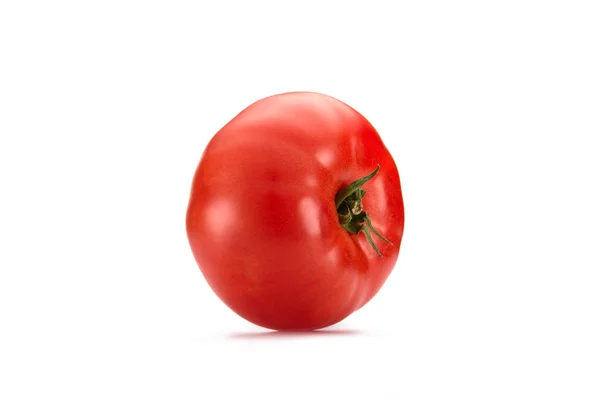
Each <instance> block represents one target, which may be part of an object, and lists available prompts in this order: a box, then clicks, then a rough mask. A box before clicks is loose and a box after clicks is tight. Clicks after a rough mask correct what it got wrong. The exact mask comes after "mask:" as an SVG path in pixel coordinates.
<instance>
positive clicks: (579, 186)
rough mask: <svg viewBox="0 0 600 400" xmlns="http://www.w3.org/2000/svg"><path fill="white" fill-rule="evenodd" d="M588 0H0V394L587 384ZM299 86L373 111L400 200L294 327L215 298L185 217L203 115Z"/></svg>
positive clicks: (595, 125)
mask: <svg viewBox="0 0 600 400" xmlns="http://www.w3.org/2000/svg"><path fill="white" fill-rule="evenodd" d="M599 7H600V6H599V5H598V2H596V1H587V2H586V1H566V0H565V1H452V2H449V1H414V2H406V1H398V2H392V1H389V2H385V3H384V2H377V1H371V0H368V1H366V0H363V1H360V2H351V1H344V2H336V3H333V2H328V1H302V2H300V1H298V2H287V1H277V2H275V1H273V2H270V3H266V2H257V1H245V2H239V3H233V2H227V1H218V0H212V1H188V2H182V1H123V0H119V1H97V2H91V1H52V2H50V1H37V2H36V1H17V0H14V1H11V0H5V1H2V3H1V5H0V184H1V186H0V191H1V193H0V194H1V196H0V398H2V399H6V400H12V399H49V398H56V399H225V398H233V399H240V398H257V399H258V398H263V399H296V398H297V399H308V398H313V399H320V398H336V399H338V398H340V399H343V398H362V399H400V398H402V399H448V398H456V399H507V398H511V399H542V398H543V399H598V398H600V344H599V342H600V326H599V324H600V322H599V318H600V313H599V311H600V290H599V284H600V255H599V247H600V241H599V239H600V234H599V229H600V228H599V227H600V212H599V209H600V194H599V176H598V171H600V161H599V152H600V146H599V145H598V138H599V135H600V8H599ZM294 90H311V91H319V92H323V93H326V94H329V95H332V96H335V97H337V98H339V99H341V100H343V101H345V102H346V103H348V104H350V105H351V106H353V107H354V108H356V109H358V110H359V111H360V112H361V113H363V114H364V115H365V116H366V117H367V118H368V119H369V120H370V121H371V122H372V124H373V125H374V126H375V127H376V128H377V130H378V131H379V132H380V134H381V136H382V137H383V139H384V141H385V142H386V143H387V145H388V147H389V148H390V151H391V152H392V154H393V156H394V158H395V159H396V162H397V164H398V168H399V170H400V176H401V180H402V184H403V189H404V198H405V203H406V229H405V237H404V242H403V244H402V248H401V252H400V258H399V261H398V263H397V266H396V268H395V270H394V272H393V273H392V275H391V277H390V279H389V280H388V282H387V283H386V285H385V286H384V288H383V289H382V291H381V292H380V293H379V294H378V295H377V296H376V298H375V299H373V301H372V302H370V303H369V304H368V305H367V306H366V307H365V308H363V309H362V310H360V311H359V312H357V313H355V314H354V315H352V316H350V317H349V318H347V319H346V320H345V321H343V322H342V323H340V324H339V325H337V326H334V327H332V328H331V329H330V330H329V331H328V333H318V334H311V335H306V334H304V335H299V334H292V335H290V334H287V335H285V334H276V333H271V332H268V331H265V330H262V329H260V328H258V327H255V326H253V325H251V324H250V323H248V322H246V321H244V320H242V319H241V318H239V317H237V316H236V315H235V314H234V313H233V312H231V311H230V310H229V309H228V308H226V307H225V306H224V305H223V304H222V303H221V302H220V301H219V300H218V299H217V298H216V296H215V295H214V294H213V293H212V292H211V291H210V289H209V287H208V286H207V284H206V282H205V281H204V279H203V277H202V275H201V274H200V272H199V270H198V268H197V266H196V264H195V262H194V259H193V257H192V255H191V252H190V250H189V247H188V243H187V238H186V235H185V222H184V221H185V209H186V206H187V199H188V193H189V184H190V182H191V179H192V175H193V173H194V170H195V168H196V164H197V162H198V160H199V157H200V154H201V152H202V150H203V148H204V146H205V145H206V143H207V142H208V140H209V139H210V137H211V136H212V135H213V134H214V133H216V131H217V130H218V129H219V128H220V127H222V126H223V125H224V124H225V123H226V122H228V121H229V120H230V119H231V118H232V117H233V116H235V114H237V113H238V112H239V111H241V110H242V109H243V108H244V107H246V106H247V105H249V104H250V103H252V102H254V101H256V100H258V99H260V98H262V97H264V96H268V95H271V94H275V93H280V92H285V91H294ZM232 251H235V248H232Z"/></svg>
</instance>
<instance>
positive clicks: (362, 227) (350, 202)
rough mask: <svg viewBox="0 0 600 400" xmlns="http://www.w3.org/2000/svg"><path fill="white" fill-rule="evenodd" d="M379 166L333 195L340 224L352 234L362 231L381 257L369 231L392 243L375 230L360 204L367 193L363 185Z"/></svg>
mask: <svg viewBox="0 0 600 400" xmlns="http://www.w3.org/2000/svg"><path fill="white" fill-rule="evenodd" d="M379 168H380V167H379V165H378V166H377V168H376V169H375V171H373V172H371V173H370V174H369V175H367V176H365V177H363V178H360V179H357V180H355V181H354V182H352V183H351V184H350V185H348V186H347V187H346V188H344V189H342V190H340V191H339V192H338V193H337V194H336V195H335V208H336V209H337V212H338V217H339V221H340V225H342V227H343V228H344V229H345V230H347V231H348V232H350V233H352V234H355V235H358V234H359V233H360V232H362V233H364V234H365V236H366V237H367V241H368V242H369V244H370V245H371V247H372V248H373V249H374V250H375V252H376V253H377V255H378V256H379V257H383V255H382V254H381V252H380V251H379V249H378V248H377V246H375V243H374V242H373V237H372V236H371V233H373V234H374V235H375V236H377V237H378V238H379V239H381V240H383V241H384V242H386V243H388V244H389V245H392V246H393V244H392V242H390V241H389V240H387V239H386V238H384V237H383V236H381V235H380V234H379V233H378V232H377V231H376V230H375V228H374V227H373V223H372V222H371V217H370V216H369V214H367V213H366V212H365V211H364V210H363V204H362V199H363V197H364V196H365V194H366V193H367V191H366V190H365V189H363V185H364V184H365V183H367V182H368V181H370V180H371V179H373V178H374V177H375V175H377V173H378V172H379Z"/></svg>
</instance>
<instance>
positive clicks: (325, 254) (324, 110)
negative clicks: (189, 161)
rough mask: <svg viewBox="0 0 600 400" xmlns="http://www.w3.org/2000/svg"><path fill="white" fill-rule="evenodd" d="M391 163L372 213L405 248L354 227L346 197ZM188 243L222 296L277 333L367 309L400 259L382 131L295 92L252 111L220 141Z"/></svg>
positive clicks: (204, 173)
mask: <svg viewBox="0 0 600 400" xmlns="http://www.w3.org/2000/svg"><path fill="white" fill-rule="evenodd" d="M377 165H380V167H381V169H380V171H379V173H378V174H377V176H376V177H375V178H374V179H373V180H371V181H370V182H368V183H367V184H366V185H365V186H364V189H365V190H366V191H367V194H366V195H365V197H364V199H363V206H364V210H365V211H366V212H367V213H369V215H370V216H371V220H372V221H373V225H374V226H375V228H376V229H377V231H378V232H379V233H380V234H381V235H382V236H383V237H385V238H387V239H389V240H390V241H391V242H392V243H393V246H391V245H389V244H387V243H385V242H383V241H381V240H379V239H377V238H374V241H375V244H376V246H377V247H378V249H379V250H380V252H381V254H382V257H379V256H378V255H377V253H376V252H375V250H374V249H373V248H372V247H371V246H370V245H369V243H368V242H367V240H366V237H365V235H364V234H362V233H360V234H358V235H357V234H352V233H349V232H348V231H346V230H345V229H344V228H343V227H342V226H341V225H340V222H339V220H338V215H337V210H336V207H335V201H334V198H335V195H336V193H337V192H338V191H340V190H341V189H343V188H344V187H346V186H348V185H349V184H350V183H352V182H353V181H355V180H357V179H359V178H362V177H364V176H366V175H368V174H370V173H371V172H373V170H374V169H375V168H376V167H377ZM186 226H187V235H188V239H189V243H190V247H191V249H192V252H193V255H194V257H195V259H196V262H197V263H198V265H199V267H200V270H201V271H202V274H203V275H204V277H205V279H206V280H207V282H208V284H209V285H210V287H211V288H212V289H213V291H214V292H215V293H216V295H217V296H218V297H219V298H220V299H221V300H222V301H223V302H224V303H225V304H226V305H227V306H228V307H229V308H231V309H232V310H233V311H234V312H236V313H237V314H238V315H240V316H241V317H243V318H245V319H246V320H248V321H250V322H252V323H254V324H256V325H259V326H262V327H265V328H270V329H274V330H312V329H319V328H323V327H326V326H329V325H332V324H335V323H337V322H339V321H341V320H342V319H344V318H346V317H347V316H348V315H350V314H351V313H352V312H354V311H356V310H358V309H359V308H361V307H362V306H363V305H364V304H366V303H367V302H368V301H369V300H370V299H371V298H372V297H373V296H374V295H375V294H376V293H377V292H378V291H379V289H380V288H381V286H382V285H383V284H384V282H385V281H386V279H387V277H388V276H389V274H390V272H391V271H392V269H393V268H394V265H395V263H396V260H397V258H398V252H399V249H400V243H401V239H402V235H403V230H404V204H403V199H402V191H401V186H400V178H399V175H398V170H397V168H396V165H395V163H394V160H393V159H392V156H391V155H390V153H389V152H388V150H387V149H386V147H385V145H384V144H383V142H382V141H381V138H380V137H379V135H378V134H377V132H376V131H375V129H374V128H373V126H372V125H371V124H370V123H369V122H368V121H367V120H366V119H365V118H364V117H363V116H362V115H361V114H359V113H358V112H357V111H355V110H354V109H353V108H351V107H350V106H348V105H346V104H344V103H343V102H341V101H339V100H337V99H334V98H333V97H330V96H326V95H323V94H319V93H311V92H293V93H284V94H280V95H275V96H271V97H267V98H265V99H262V100H259V101H258V102H256V103H254V104H252V105H250V106H249V107H248V108H246V109H245V110H243V111H242V112H241V113H240V114H238V115H237V116H236V117H235V118H234V119H233V120H231V121H230V122H229V123H228V124H227V125H225V126H224V127H223V128H222V129H221V130H220V131H219V132H218V133H217V134H216V135H215V136H214V137H213V138H212V140H211V141H210V142H209V144H208V146H207V147H206V149H205V151H204V153H203V154H202V157H201V160H200V163H199V165H198V168H197V170H196V173H195V175H194V178H193V183H192V188H191V194H190V201H189V205H188V209H187V216H186Z"/></svg>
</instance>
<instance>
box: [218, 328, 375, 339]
mask: <svg viewBox="0 0 600 400" xmlns="http://www.w3.org/2000/svg"><path fill="white" fill-rule="evenodd" d="M364 335H366V333H365V332H362V331H359V330H354V329H321V330H316V331H267V332H235V333H232V334H230V335H229V336H228V337H229V338H230V339H245V340H260V339H268V340H272V339H291V338H309V337H323V336H364Z"/></svg>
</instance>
